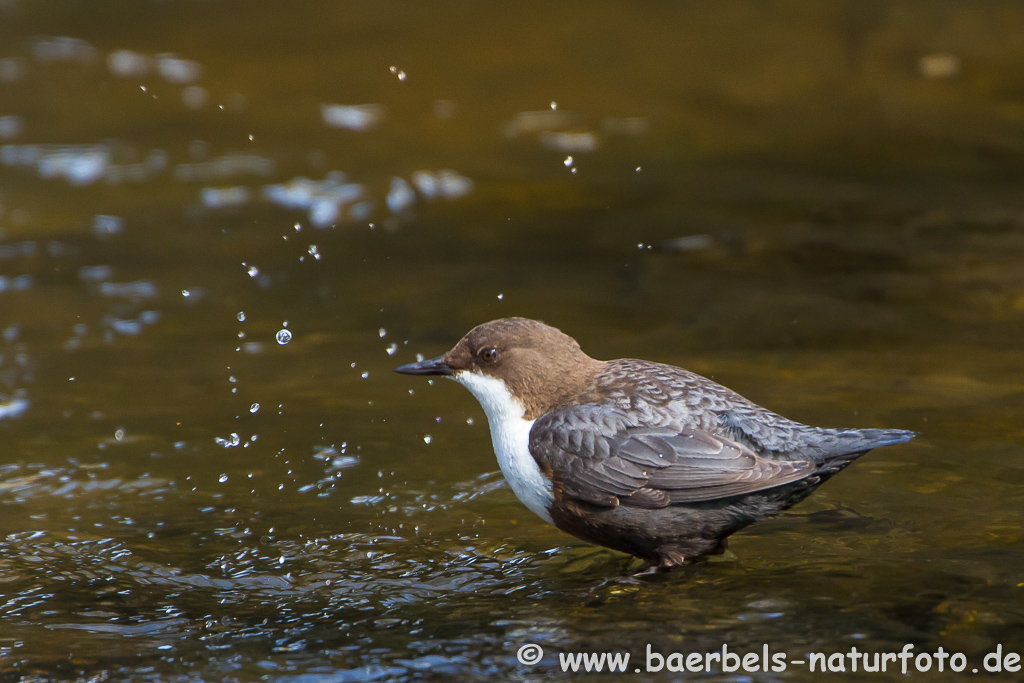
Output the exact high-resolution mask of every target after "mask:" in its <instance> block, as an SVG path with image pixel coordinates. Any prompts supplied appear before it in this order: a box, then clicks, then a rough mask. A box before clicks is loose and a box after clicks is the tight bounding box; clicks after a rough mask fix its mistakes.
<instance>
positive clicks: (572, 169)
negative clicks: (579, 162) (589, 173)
mask: <svg viewBox="0 0 1024 683" xmlns="http://www.w3.org/2000/svg"><path fill="white" fill-rule="evenodd" d="M578 170H579V169H577V168H576V167H575V166H573V167H572V168H571V169H569V172H570V173H573V174H575V173H576V171H578Z"/></svg>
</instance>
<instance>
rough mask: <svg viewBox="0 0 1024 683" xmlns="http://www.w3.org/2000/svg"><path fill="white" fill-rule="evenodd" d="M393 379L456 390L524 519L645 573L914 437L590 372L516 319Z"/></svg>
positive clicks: (650, 373)
mask: <svg viewBox="0 0 1024 683" xmlns="http://www.w3.org/2000/svg"><path fill="white" fill-rule="evenodd" d="M395 371H396V372H400V373H403V374H407V375H445V376H447V377H450V378H451V379H454V380H455V381H456V382H458V383H460V384H462V385H464V386H465V387H466V388H467V389H469V390H470V391H471V392H472V393H473V395H474V396H476V399H477V400H478V401H479V402H480V405H481V406H483V409H484V412H485V413H487V422H488V424H489V425H490V429H491V440H492V442H493V444H494V452H495V454H496V455H497V456H498V465H499V466H500V467H501V471H502V474H504V475H505V479H506V480H507V481H508V483H509V485H510V486H511V487H512V490H513V491H515V494H516V495H517V496H518V497H519V500H521V501H522V502H523V503H524V504H525V505H526V507H528V508H530V509H531V510H533V511H534V512H535V513H537V514H538V515H539V516H540V517H541V518H542V519H544V520H545V521H547V522H548V523H550V524H554V525H555V526H556V527H558V528H559V529H561V530H562V531H565V532H567V533H570V534H572V535H573V536H576V537H578V538H581V539H583V540H585V541H588V542H590V543H596V544H598V545H603V546H606V547H609V548H614V549H615V550H621V551H623V552H627V553H630V554H632V555H635V556H637V557H640V558H642V559H644V560H647V561H648V562H650V563H651V564H652V565H654V566H656V567H671V566H673V565H677V564H682V563H683V562H685V561H687V560H692V559H696V558H698V557H700V556H702V555H708V554H714V553H720V552H722V551H723V550H724V549H725V542H726V541H725V539H726V537H728V536H729V535H730V534H732V533H734V532H736V531H739V530H740V529H742V528H743V527H745V526H747V525H749V524H752V523H754V522H756V521H758V520H760V519H762V518H764V517H768V516H771V515H775V514H777V513H779V512H781V511H782V510H785V509H786V508H788V507H790V506H791V505H794V504H795V503H798V502H800V501H801V500H803V499H804V498H806V497H807V496H808V495H810V493H811V492H812V491H813V490H814V489H815V488H817V487H818V486H819V485H820V484H821V483H822V482H824V481H825V480H827V479H828V478H829V477H831V476H832V475H834V474H836V473H837V472H839V471H840V470H841V469H843V468H844V467H846V466H847V465H849V464H850V463H851V462H853V460H855V459H856V458H858V457H859V456H861V455H863V454H864V453H866V452H867V451H869V450H871V449H873V448H879V447H881V446H891V445H893V444H898V443H903V442H905V441H909V440H910V439H912V438H913V437H914V436H915V434H914V432H908V431H904V430H901V429H824V428H820V427H811V426H808V425H804V424H800V423H799V422H793V421H792V420H788V419H786V418H784V417H782V416H781V415H777V414H775V413H773V412H771V411H770V410H768V409H766V408H762V407H761V406H758V405H756V404H754V403H752V402H750V401H748V400H747V399H745V398H743V397H742V396H740V395H739V394H737V393H735V392H734V391H731V390H730V389H727V388H725V387H723V386H722V385H720V384H717V383H715V382H712V381H711V380H709V379H706V378H704V377H701V376H700V375H697V374H694V373H692V372H688V371H686V370H683V369H682V368H677V367H674V366H671V365H662V364H660V363H652V362H649V361H643V360H633V359H622V360H612V361H600V360H594V359H593V358H591V357H590V356H588V355H587V354H585V353H584V352H583V351H582V350H581V349H580V345H579V344H578V343H577V342H576V340H575V339H573V338H572V337H570V336H568V335H566V334H563V333H562V332H561V331H559V330H557V329H555V328H554V327H550V326H548V325H545V324H544V323H541V322H538V321H536V320H529V319H526V318H505V319H502V320H494V321H492V322H489V323H484V324H483V325H479V326H477V327H474V328H473V329H472V330H470V331H469V333H468V334H467V335H466V336H465V337H463V338H462V340H461V341H459V343H458V344H456V345H455V347H454V348H452V350H451V351H449V352H448V353H446V354H444V355H443V356H439V357H437V358H433V359H430V360H424V361H420V362H418V363H410V364H408V365H402V366H401V367H398V368H396V369H395Z"/></svg>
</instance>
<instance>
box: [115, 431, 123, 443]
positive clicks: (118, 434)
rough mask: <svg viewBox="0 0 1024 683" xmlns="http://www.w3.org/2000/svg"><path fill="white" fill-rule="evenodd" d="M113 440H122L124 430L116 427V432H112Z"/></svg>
mask: <svg viewBox="0 0 1024 683" xmlns="http://www.w3.org/2000/svg"><path fill="white" fill-rule="evenodd" d="M114 440H116V441H124V430H123V429H118V430H117V431H116V432H114Z"/></svg>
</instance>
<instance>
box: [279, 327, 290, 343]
mask: <svg viewBox="0 0 1024 683" xmlns="http://www.w3.org/2000/svg"><path fill="white" fill-rule="evenodd" d="M276 338H277V343H278V344H280V345H281V346H284V345H285V344H287V343H288V342H290V341H291V340H292V333H291V332H289V331H288V330H284V329H281V330H278V331H277V337H276Z"/></svg>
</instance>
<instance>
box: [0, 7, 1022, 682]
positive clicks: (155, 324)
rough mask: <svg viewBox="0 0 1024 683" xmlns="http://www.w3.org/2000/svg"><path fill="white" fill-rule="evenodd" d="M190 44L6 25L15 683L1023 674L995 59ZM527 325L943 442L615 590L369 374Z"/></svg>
mask: <svg viewBox="0 0 1024 683" xmlns="http://www.w3.org/2000/svg"><path fill="white" fill-rule="evenodd" d="M102 4H103V3H101V5H102ZM97 7H99V6H97ZM168 7H173V8H174V10H175V11H176V12H182V13H183V14H182V15H181V16H182V17H186V18H187V21H186V23H185V24H181V23H179V22H180V21H184V20H183V19H180V18H179V19H175V20H171V19H169V18H168V17H167V15H166V14H165V9H164V8H163V7H161V6H148V7H141V6H140V7H139V8H136V9H134V10H132V11H133V12H135V13H136V14H137V16H136V17H135V18H136V19H138V21H133V22H132V26H133V29H132V31H131V32H130V33H125V32H123V31H121V30H120V29H118V28H117V27H116V26H113V27H110V26H108V23H107V22H106V20H105V19H104V18H103V16H104V15H103V12H102V11H101V10H100V9H96V10H95V12H96V13H95V14H93V13H92V12H85V13H83V14H81V15H80V16H77V19H76V20H75V21H73V22H71V24H69V23H68V22H67V21H63V20H58V18H56V17H57V15H51V14H49V12H50V11H51V10H53V7H51V6H50V5H49V4H48V3H45V2H43V3H34V4H32V5H28V4H20V5H18V4H17V3H15V4H12V3H0V46H2V47H0V141H2V144H0V442H2V443H3V445H4V449H3V453H4V457H3V460H2V463H0V506H2V510H3V514H2V515H0V538H2V540H0V610H2V611H0V613H2V614H3V616H4V617H5V618H4V619H3V620H2V621H0V671H2V675H3V676H4V677H12V678H15V677H18V676H22V675H23V676H39V677H50V678H66V679H73V678H78V677H82V678H87V677H89V676H100V677H102V676H107V677H109V678H112V679H117V680H155V679H181V680H191V679H195V680H200V679H205V680H210V679H222V678H226V677H229V676H235V677H237V678H239V679H257V678H264V679H281V680H301V681H305V680H382V679H389V678H391V679H394V678H398V679H403V678H404V679H413V678H417V677H438V678H443V677H447V676H453V675H458V676H460V677H466V678H485V677H491V678H499V679H502V678H509V677H512V676H519V677H529V676H531V675H533V676H538V677H539V676H546V675H549V674H550V673H552V672H553V671H554V669H555V668H556V667H557V658H556V654H555V653H557V652H565V651H578V650H587V651H602V650H606V651H616V650H623V649H628V650H629V651H630V652H631V653H632V655H633V656H634V657H640V656H642V654H643V652H644V648H645V647H646V645H647V644H648V643H650V644H652V646H654V647H655V648H656V649H660V650H662V651H672V650H675V651H697V652H706V651H712V650H716V649H719V648H720V647H721V645H722V644H723V643H728V644H729V645H730V647H733V646H735V648H736V649H748V650H754V649H757V648H759V647H760V646H761V644H763V643H769V644H771V646H772V648H773V649H776V650H787V651H789V652H790V654H791V655H799V654H801V653H803V652H805V651H809V650H819V651H825V652H834V651H846V650H848V649H849V647H850V646H851V645H852V644H857V646H858V647H861V648H864V649H868V650H875V651H885V650H899V649H900V648H901V647H902V646H903V644H904V643H906V642H914V643H916V644H917V645H918V646H919V648H921V649H924V648H926V647H928V648H932V649H934V647H936V646H938V645H942V646H943V647H945V648H946V649H958V650H962V651H964V652H966V653H968V654H969V655H970V656H971V657H974V658H976V659H977V658H980V656H981V655H982V654H984V653H985V652H987V651H989V650H990V649H991V648H992V647H993V645H994V644H995V643H1002V644H1003V645H1004V648H1006V649H1007V650H1013V649H1016V650H1017V651H1021V650H1024V642H1022V641H1021V640H1020V628H1019V626H1020V624H1021V622H1022V619H1024V614H1022V610H1021V608H1020V607H1019V605H1020V590H1021V581H1022V578H1021V576H1020V572H1019V567H1020V564H1021V538H1022V527H1021V515H1020V510H1021V509H1022V504H1024V489H1022V487H1024V467H1022V465H1021V460H1020V457H1019V443H1020V438H1021V436H1022V432H1021V429H1020V426H1019V425H1020V418H1021V416H1022V415H1024V401H1022V397H1024V391H1022V388H1021V382H1020V379H1019V378H1020V339H1021V338H1022V334H1024V275H1022V272H1024V271H1021V269H1020V257H1021V254H1022V251H1024V240H1022V238H1021V234H1022V230H1024V218H1022V217H1024V205H1022V203H1021V200H1020V193H1019V189H1018V187H1017V186H1018V185H1019V180H1020V172H1019V144H1018V143H1019V139H1018V138H1019V131H1020V124H1021V121H1020V120H1019V118H1020V117H1019V106H1018V104H1019V103H1018V102H1017V100H1019V97H1018V96H1017V93H1018V92H1019V90H1020V81H1019V69H1016V65H1017V64H1018V63H1019V57H1020V55H1019V54H1018V53H1019V45H1018V42H1019V41H1017V40H1016V33H1013V32H1012V31H1014V30H1015V29H1014V27H1015V26H1019V25H1020V22H1019V21H1014V20H1013V17H1012V16H1011V17H1010V19H1009V20H1008V19H1007V17H1006V16H1003V15H1002V14H1000V12H999V11H997V8H996V7H995V5H994V4H992V3H985V2H983V3H977V4H975V5H972V6H971V7H969V8H959V9H957V10H955V11H954V10H951V9H947V8H935V7H924V6H922V7H916V8H915V7H904V8H893V9H885V10H883V9H881V8H880V6H878V7H876V6H874V5H870V6H868V5H863V4H857V5H853V4H851V5H850V6H849V7H845V6H841V5H836V6H834V7H833V6H830V7H829V8H824V7H810V6H808V7H803V8H802V9H801V5H800V4H799V3H798V4H797V5H795V6H794V9H793V11H792V12H791V13H789V14H785V15H784V14H779V13H772V14H771V15H770V16H769V15H764V14H761V13H760V12H761V11H762V10H758V9H755V8H753V7H752V6H747V5H745V4H743V3H735V4H731V5H729V4H727V5H721V6H719V7H717V8H716V9H714V10H711V9H708V8H699V7H697V6H685V7H684V6H678V7H674V6H668V5H666V6H664V7H656V6H653V7H649V8H647V9H643V10H641V9H636V8H634V9H630V10H626V9H621V8H620V9H613V8H610V7H596V6H595V7H593V8H592V9H591V10H590V13H589V14H588V15H587V16H586V17H585V19H586V20H585V21H581V16H579V15H578V14H576V13H575V10H572V11H570V10H568V9H566V8H562V7H560V6H553V7H547V6H543V7H542V6H538V7H536V8H534V10H535V11H533V12H523V13H517V14H516V16H507V15H504V14H502V13H501V11H499V10H497V9H493V8H492V9H489V10H488V9H484V10H479V9H478V10H474V11H473V12H470V11H469V10H467V9H466V8H462V9H459V8H457V7H456V8H453V9H452V10H451V11H452V12H454V13H456V14H458V15H459V16H460V17H461V21H462V22H463V23H461V24H459V23H458V22H456V23H457V24H458V25H460V26H464V28H465V29H466V30H464V31H458V32H456V33H454V34H452V36H451V38H450V44H448V43H445V44H443V45H439V43H438V35H441V28H442V27H441V26H440V25H439V24H438V22H439V19H438V18H437V17H434V16H432V15H431V16H426V15H422V14H418V12H420V10H418V9H416V8H414V7H407V8H405V9H404V11H403V14H402V15H401V16H392V15H390V14H389V12H390V10H388V9H387V8H378V9H373V10H370V9H365V8H364V9H358V8H349V9H348V10H347V11H346V14H345V16H344V17H339V16H337V14H336V12H338V11H340V10H338V8H337V7H334V6H329V5H326V4H322V3H315V2H314V3H309V4H308V7H306V10H308V11H306V12H305V13H303V12H296V11H295V10H294V9H292V8H291V6H285V5H281V6H278V7H273V8H271V7H268V8H267V11H268V13H267V14H266V15H265V16H249V17H248V18H247V21H246V23H245V24H243V25H240V24H239V23H238V17H237V15H236V14H234V13H229V14H225V13H224V12H225V10H222V9H221V8H220V7H219V6H206V5H202V6H195V7H191V6H184V5H179V4H175V3H171V4H170V5H168ZM844 7H845V8H844ZM101 9H102V8H101ZM108 9H109V8H108ZM1000 11H1004V12H1010V14H1011V15H1012V14H1013V10H1007V9H1005V8H1003V10H1000ZM567 12H568V14H566V13H567ZM342 19H343V20H342ZM822 19H824V21H822ZM1018 19H1019V17H1018ZM384 25H386V26H387V27H388V29H387V30H386V31H385V30H383V29H381V26H384ZM451 25H452V24H451V23H450V22H447V21H446V22H445V23H444V27H443V28H444V29H445V30H448V28H450V26H451ZM923 26H925V27H932V28H930V29H927V31H926V30H925V29H924V28H922V27H923ZM146 27H148V28H146ZM559 27H561V28H559ZM911 27H912V28H913V30H910V29H911ZM978 27H981V29H984V30H981V29H979V28H978ZM186 28H187V30H186ZM499 28H500V30H499ZM954 29H955V30H954ZM510 31H511V32H512V33H514V34H515V35H516V36H521V37H520V38H516V39H515V41H513V42H511V43H510V42H509V38H508V35H509V32H510ZM922 31H925V32H928V31H931V32H932V33H930V34H929V35H931V36H932V37H931V38H930V39H929V41H930V42H929V41H924V42H927V43H928V44H927V45H926V44H924V42H921V41H920V40H918V39H916V38H915V39H911V38H910V37H909V36H911V35H913V36H920V35H922V33H921V32H922ZM974 31H980V32H978V33H977V34H975V33H974ZM949 32H951V33H949ZM1008 32H1009V33H1008ZM947 33H948V35H954V34H955V35H956V36H958V37H957V38H956V40H954V41H952V42H950V41H949V40H948V35H947ZM944 36H946V37H944ZM1011 38H1012V39H1011ZM442 42H444V41H442ZM933 43H934V44H933ZM947 43H948V45H949V47H945V45H947ZM940 44H941V45H940ZM940 47H941V49H940ZM626 48H629V50H628V51H627V52H628V54H627V52H623V50H626ZM512 314H517V315H529V316H532V317H538V318H542V319H545V320H547V321H548V322H550V323H552V324H555V325H558V326H559V327H562V328H563V329H564V330H565V331H567V332H569V333H571V334H573V335H574V336H576V337H577V338H578V339H579V340H580V342H581V343H582V344H583V347H584V349H586V350H587V351H589V352H590V353H591V354H592V355H594V356H596V357H602V358H608V357H617V356H632V355H637V356H641V357H648V358H652V359H656V360H662V361H666V362H672V363H677V364H680V365H684V366H686V367H688V368H689V369H691V370H695V371H698V372H701V373H703V374H707V375H711V376H713V377H714V378H715V379H717V380H719V381H721V382H723V383H725V384H727V385H729V386H732V387H734V388H736V389H738V390H740V391H741V392H742V393H744V394H746V395H748V396H750V397H751V398H753V399H755V400H757V401H758V402H761V403H763V404H766V405H768V406H769V407H771V408H773V409H776V410H778V411H780V412H782V413H783V414H786V415H789V416H792V417H794V418H798V419H801V420H804V421H807V422H812V423H819V424H823V425H837V426H891V427H903V428H908V429H914V430H917V431H921V432H922V433H923V435H922V437H920V438H919V439H918V440H916V441H915V442H914V443H912V444H910V445H908V446H904V447H900V448H898V449H897V448H893V449H886V450H884V451H880V452H877V453H873V454H870V455H869V456H867V457H866V458H865V459H863V460H862V461H859V462H858V463H857V465H856V466H855V467H852V468H851V469H850V470H848V471H846V472H844V474H843V475H842V476H841V477H838V478H837V479H836V480H834V481H832V482H829V484H828V485H827V486H826V487H824V488H823V489H822V490H821V491H820V492H819V493H817V494H816V495H815V496H814V497H813V498H812V499H811V500H808V501H807V502H805V503H803V504H802V505H801V506H799V507H798V508H796V509H794V510H793V511H792V512H791V513H788V514H786V515H784V516H782V517H780V518H779V519H776V520H772V521H769V522H766V523H764V524H762V525H759V526H757V527H755V528H753V529H750V530H748V531H746V532H744V533H742V534H740V535H738V536H737V537H735V538H734V540H733V543H732V551H731V553H730V554H729V555H727V556H725V557H723V558H721V559H720V560H716V561H714V562H709V563H706V564H702V565H697V566H692V567H686V568H683V569H681V570H679V571H677V572H674V573H671V574H669V575H655V576H646V577H641V578H634V577H633V573H634V572H635V571H636V570H637V569H638V568H639V566H638V564H637V563H636V562H635V561H633V560H631V559H630V558H627V557H624V556H620V555H617V554H615V553H612V552H610V551H605V550H602V549H597V548H591V547H587V546H583V545H581V544H579V543H577V542H575V541H574V540H572V539H570V538H568V537H566V536H565V535H563V534H561V533H559V532H558V531H556V530H554V529H550V528H547V527H545V526H543V525H541V524H540V523H539V522H538V521H537V520H536V519H535V518H533V517H532V516H531V514H530V513H529V512H528V511H526V510H524V508H523V507H522V506H521V505H520V504H519V503H518V501H516V500H515V497H514V495H513V494H512V493H511V491H510V490H509V489H508V487H507V486H505V485H504V483H503V482H502V480H501V477H500V475H498V474H496V473H495V472H494V470H495V463H494V459H493V455H492V454H491V451H490V448H491V447H490V439H489V436H488V433H487V426H486V420H484V419H482V417H481V413H480V410H479V407H478V406H477V405H476V404H475V403H474V402H473V400H472V399H471V398H470V397H469V396H468V395H467V394H466V393H465V392H464V391H463V390H461V389H460V388H459V387H456V386H454V385H452V384H450V383H447V382H433V383H428V384H422V383H415V384H410V383H409V382H408V381H407V378H403V377H399V376H396V375H393V374H392V373H391V369H392V368H393V367H394V366H395V365H398V364H400V363H404V362H409V361H411V360H412V359H414V358H418V359H422V358H424V357H432V356H434V355H437V354H438V353H440V352H443V351H444V350H446V349H447V348H449V347H450V346H451V344H452V343H453V342H454V341H456V340H457V339H458V338H459V337H460V336H461V335H462V334H463V333H464V332H465V331H466V330H467V329H469V327H471V326H472V325H475V324H477V323H479V322H482V321H485V320H488V319H492V318H496V317H500V316H504V315H512ZM527 642H533V643H538V644H541V645H542V646H543V647H544V648H545V649H546V651H547V655H546V658H545V659H544V660H543V661H542V663H541V664H540V665H539V666H538V667H537V668H535V669H528V668H526V667H524V666H523V665H521V664H519V663H518V662H517V661H516V658H515V653H516V650H517V648H518V647H519V645H521V644H524V643H527ZM787 675H788V676H790V677H792V678H802V677H805V676H806V674H803V673H799V672H795V671H790V672H788V673H787ZM638 678H639V677H638Z"/></svg>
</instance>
